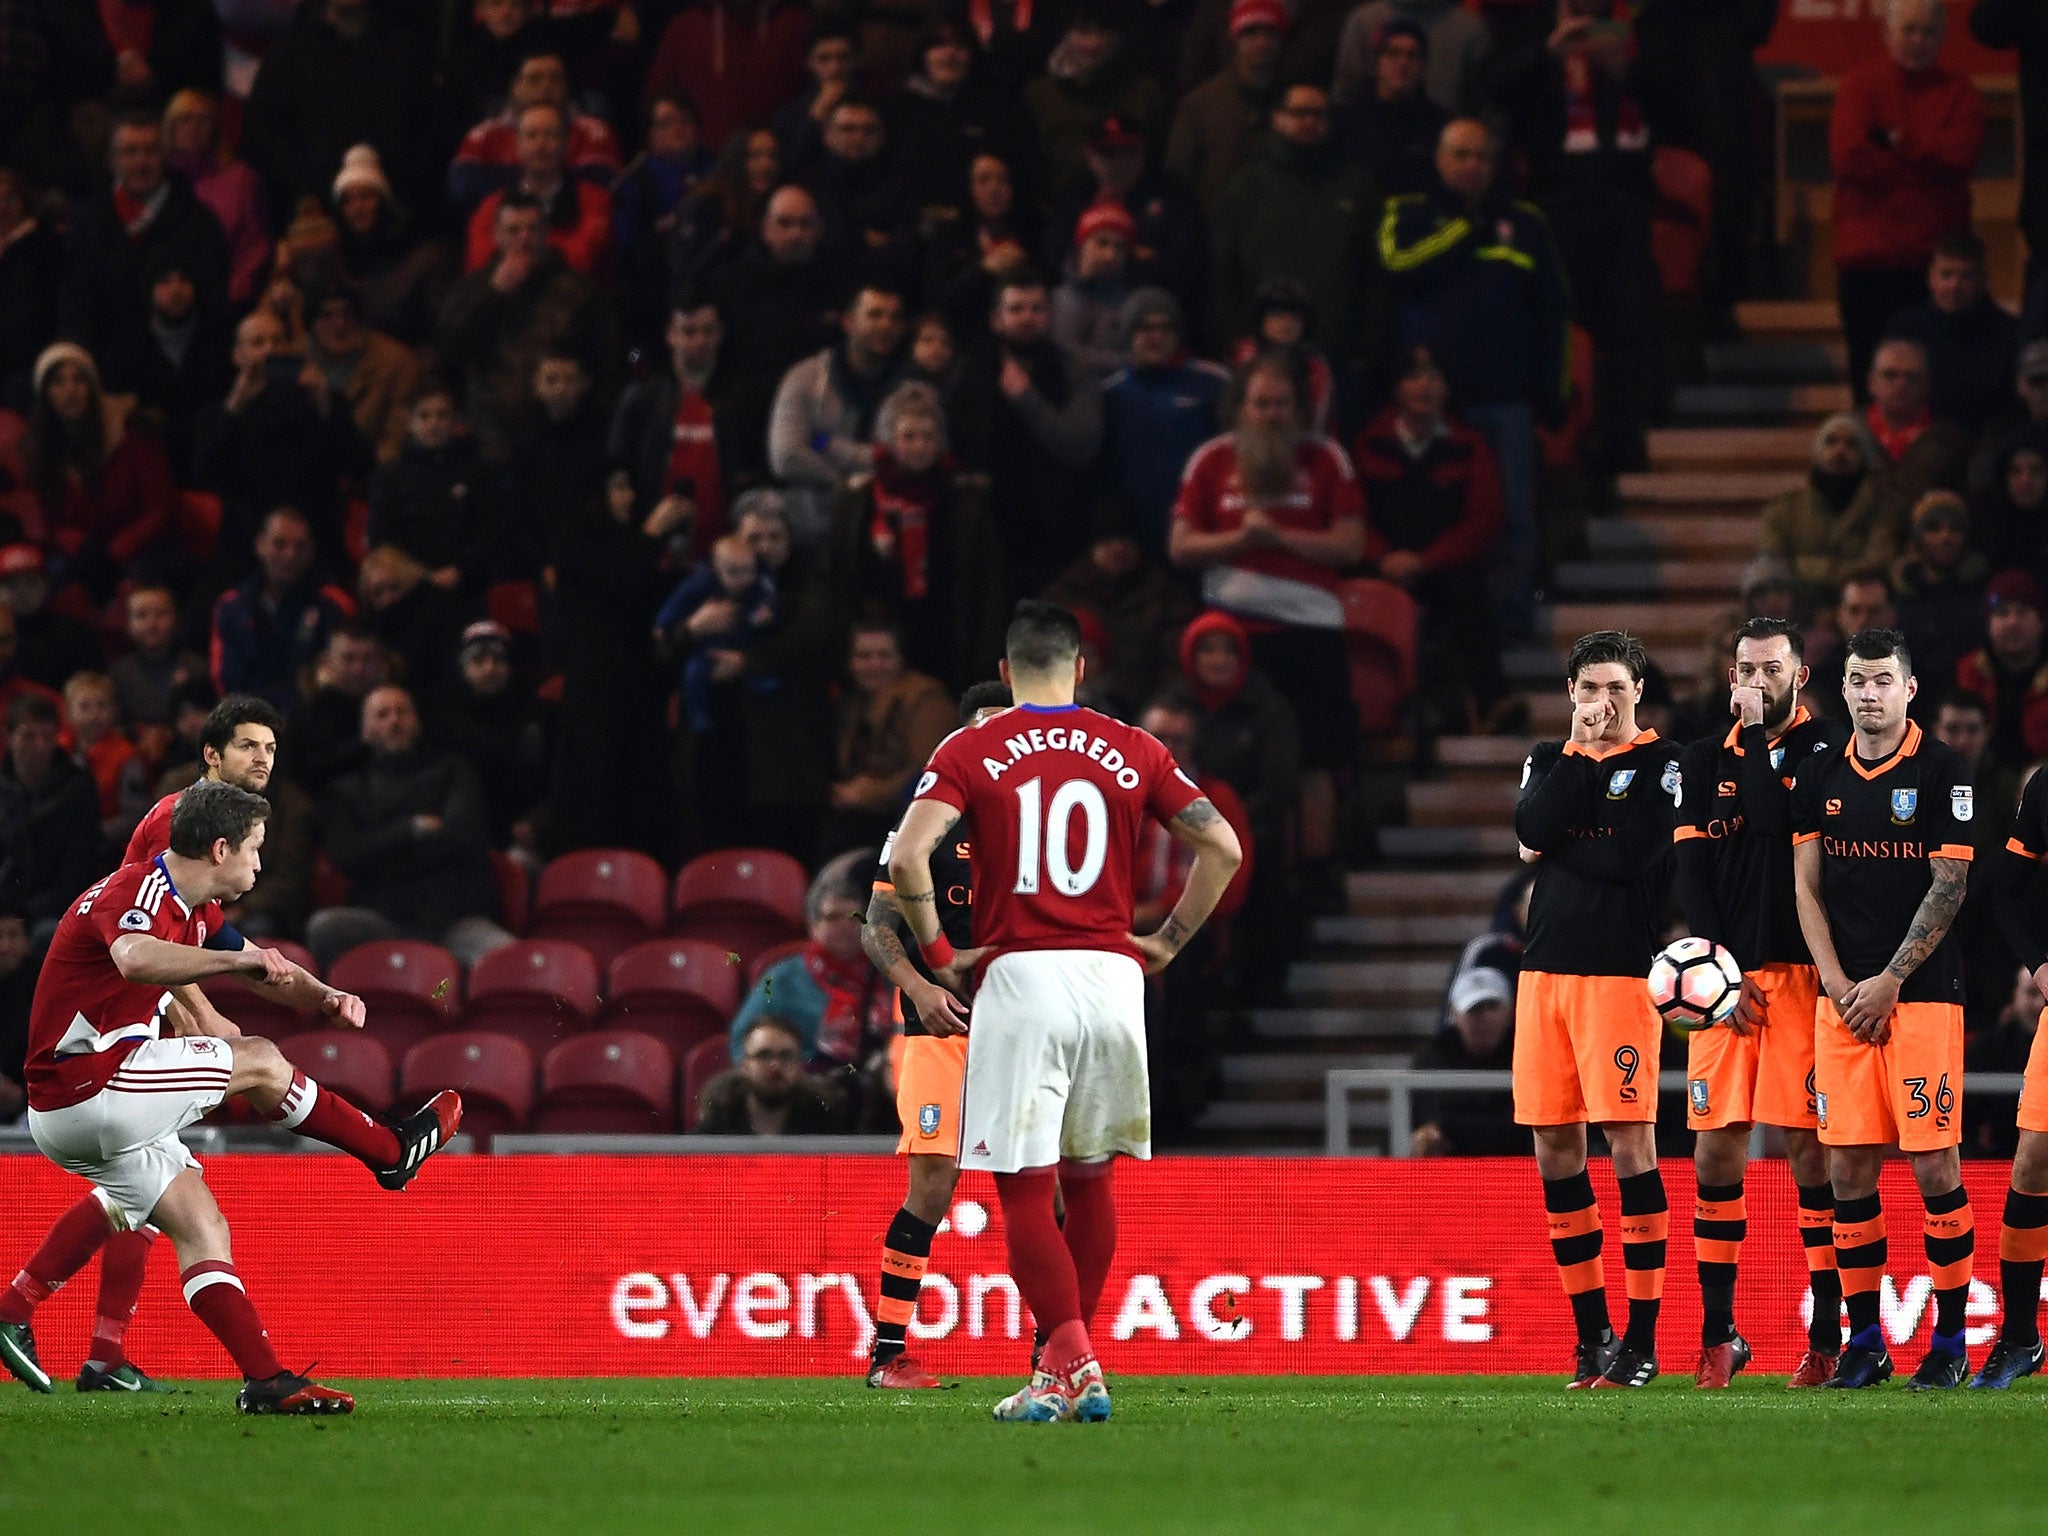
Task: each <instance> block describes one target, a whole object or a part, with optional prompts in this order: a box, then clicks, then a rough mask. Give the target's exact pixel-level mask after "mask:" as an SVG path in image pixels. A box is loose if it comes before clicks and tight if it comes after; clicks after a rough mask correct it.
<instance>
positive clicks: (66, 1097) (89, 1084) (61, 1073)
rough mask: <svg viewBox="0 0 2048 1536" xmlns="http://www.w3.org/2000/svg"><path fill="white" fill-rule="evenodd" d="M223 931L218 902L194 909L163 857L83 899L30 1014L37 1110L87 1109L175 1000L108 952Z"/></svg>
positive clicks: (65, 926)
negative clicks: (133, 977) (126, 971)
mask: <svg viewBox="0 0 2048 1536" xmlns="http://www.w3.org/2000/svg"><path fill="white" fill-rule="evenodd" d="M225 922H226V919H225V918H223V917H222V916H221V909H220V903H218V902H213V901H209V902H207V903H205V904H204V905H203V906H201V907H199V908H198V909H197V910H196V911H195V910H194V909H193V908H191V907H189V906H187V905H186V903H185V901H184V898H182V897H181V896H179V895H178V890H177V887H176V886H174V885H172V884H171V877H170V875H169V873H168V872H166V871H165V869H164V863H163V860H162V859H161V858H153V859H150V860H149V861H148V862H147V863H142V864H123V865H122V866H121V867H120V868H119V869H117V870H115V871H114V872H113V873H112V874H111V875H109V876H107V878H106V879H104V880H102V881H101V882H100V883H99V884H98V885H95V886H94V887H93V888H92V889H91V890H89V891H87V892H86V893H85V894H84V895H83V896H81V897H79V898H78V901H77V902H76V904H74V905H73V907H72V908H71V910H70V911H69V912H66V913H65V914H64V919H63V921H62V922H60V923H58V924H57V933H56V936H55V937H54V938H52V939H51V940H50V952H49V953H48V954H47V955H45V956H44V957H43V969H42V972H41V974H40V975H38V976H37V977H36V992H35V1000H34V1001H33V1002H32V1003H31V1004H30V1005H29V1016H28V1074H27V1075H28V1102H29V1107H30V1108H31V1109H63V1108H65V1107H66V1106H68V1105H72V1104H79V1103H83V1102H84V1101H85V1100H87V1099H89V1098H91V1097H92V1096H93V1095H94V1094H96V1093H98V1092H99V1091H100V1090H101V1089H102V1088H104V1087H105V1086H106V1085H107V1080H108V1079H109V1078H111V1077H112V1076H113V1075H114V1073H115V1072H116V1071H118V1070H119V1069H120V1066H121V1063H122V1062H124V1061H126V1060H127V1059H128V1057H129V1055H130V1053H132V1052H133V1051H134V1049H135V1047H136V1046H138V1045H140V1044H141V1043H142V1042H143V1041H145V1040H154V1039H157V1038H158V1037H159V1036H160V1035H161V1033H162V1022H163V1004H164V1000H165V999H166V998H167V997H169V996H170V994H169V992H167V991H166V990H165V989H164V988H163V987H159V986H146V985H144V984H143V983H141V982H135V981H129V980H127V979H126V978H125V977H123V976H122V974H121V972H120V969H119V968H118V967H117V966H116V965H115V964H114V957H113V955H112V954H111V953H110V951H111V950H112V948H113V945H114V941H115V940H116V939H118V938H120V937H121V935H123V934H124V933H141V934H147V935H148V936H149V937H151V938H153V939H163V940H165V941H167V942H169V943H172V944H191V945H199V944H204V943H205V942H206V939H207V935H208V934H215V933H219V932H220V930H221V928H222V927H223V926H224V925H225Z"/></svg>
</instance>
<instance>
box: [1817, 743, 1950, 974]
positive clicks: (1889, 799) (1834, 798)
mask: <svg viewBox="0 0 2048 1536" xmlns="http://www.w3.org/2000/svg"><path fill="white" fill-rule="evenodd" d="M1976 814H1977V807H1976V794H1975V786H1973V785H1972V783H1971V782H1970V769H1969V765H1968V764H1966V763H1965V762H1964V761H1963V759H1962V758H1961V756H1959V755H1958V754H1957V753H1956V752H1954V751H1952V750H1951V749H1949V748H1948V747H1946V746H1943V745H1942V744H1941V743H1940V742H1939V741H1936V740H1935V739H1934V738H1933V737H1932V736H1927V735H1924V734H1923V733H1922V732H1921V729H1920V727H1919V726H1917V725H1915V724H1912V723H1911V722H1908V723H1907V726H1906V739H1905V740H1904V741H1903V742H1902V743H1900V745H1899V750H1898V751H1896V752H1894V753H1893V754H1892V755H1891V756H1890V757H1888V758H1886V759H1884V761H1883V762H1879V763H1866V762H1864V761H1863V760H1862V759H1861V758H1859V757H1858V756H1857V755H1856V743H1855V741H1854V739H1853V738H1852V739H1851V740H1850V742H1849V744H1848V745H1847V746H1845V747H1843V748H1842V750H1840V751H1839V752H1824V753H1816V754H1814V755H1813V756H1812V757H1811V758H1809V759H1807V760H1806V761H1805V762H1803V763H1801V764H1800V767H1799V774H1798V778H1797V779H1796V781H1795V782H1794V784H1793V788H1792V834H1793V838H1794V840H1795V841H1798V842H1802V843H1804V842H1809V841H1812V840H1814V839H1818V840H1819V842H1820V846H1821V885H1820V889H1821V903H1822V905H1823V906H1824V907H1825V908H1826V909H1827V917H1828V931H1829V933H1830V934H1831V935H1832V936H1833V938H1834V941H1835V953H1836V955H1837V956H1838V957H1839V958H1840V960H1841V962H1842V969H1843V970H1844V971H1845V972H1846V973H1847V974H1848V977H1849V980H1851V981H1852V982H1854V981H1863V980H1866V979H1868V978H1869V977H1872V976H1875V975H1877V974H1878V973H1879V972H1880V971H1882V970H1883V969H1884V968H1885V967H1886V966H1887V965H1889V964H1890V963H1891V958H1892V956H1893V955H1894V954H1896V953H1897V952H1898V948H1899V945H1900V944H1902V943H1903V942H1905V938H1906V931H1907V930H1908V929H1909V928H1911V927H1912V925H1913V917H1914V914H1915V913H1917V912H1918V911H1919V910H1920V903H1921V901H1922V900H1923V899H1924V898H1925V897H1926V895H1927V892H1928V889H1929V888H1930V887H1931V886H1932V885H1933V884H1934V871H1933V866H1932V865H1930V864H1929V863H1928V860H1930V859H1961V860H1963V861H1965V862H1968V860H1969V859H1970V857H1971V855H1972V853H1973V852H1974V849H1973V847H1972V845H1971V842H1970V825H1969V824H1970V822H1972V821H1973V820H1974V819H1975V818H1976ZM1962 1000H1963V981H1962V958H1961V954H1960V951H1959V948H1958V946H1957V944H1956V936H1955V929H1954V927H1953V925H1951V927H1950V929H1949V931H1948V933H1946V934H1944V935H1943V936H1942V941H1941V943H1940V944H1939V945H1938V946H1937V947H1936V949H1935V951H1934V953H1933V954H1931V955H1929V956H1928V957H1927V960H1926V962H1925V963H1924V964H1922V965H1921V966H1920V968H1919V969H1918V970H1916V971H1914V972H1913V974H1912V975H1911V976H1908V977H1907V978H1906V980H1905V982H1904V984H1903V985H1901V986H1900V988H1899V1001H1900V1002H1902V1003H1961V1002H1962Z"/></svg>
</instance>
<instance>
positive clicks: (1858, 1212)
mask: <svg viewBox="0 0 2048 1536" xmlns="http://www.w3.org/2000/svg"><path fill="white" fill-rule="evenodd" d="M1886 1257H1887V1254H1886V1251H1885V1236H1884V1206H1883V1204H1882V1203H1881V1202H1880V1201H1879V1200H1878V1198H1877V1196H1876V1195H1860V1196H1858V1197H1857V1198H1856V1199H1854V1200H1844V1199H1842V1198H1841V1197H1840V1196H1839V1195H1838V1196H1836V1198H1835V1268H1836V1270H1837V1271H1839V1272H1840V1274H1841V1277H1842V1299H1843V1300H1844V1301H1846V1302H1847V1303H1848V1304H1849V1333H1850V1335H1851V1337H1854V1336H1856V1335H1858V1334H1862V1333H1866V1332H1868V1331H1869V1330H1871V1329H1873V1328H1875V1327H1877V1306H1878V1297H1877V1293H1878V1288H1879V1287H1880V1286H1882V1285H1883V1284H1884V1265H1885V1259H1886Z"/></svg>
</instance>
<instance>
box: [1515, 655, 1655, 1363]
mask: <svg viewBox="0 0 2048 1536" xmlns="http://www.w3.org/2000/svg"><path fill="white" fill-rule="evenodd" d="M1648 667H1649V657H1648V656H1646V655H1645V654H1644V652H1643V647H1642V645H1641V643H1640V642H1639V641H1637V640H1636V638H1635V637H1634V636H1633V635H1627V634H1623V633H1621V632H1620V631H1618V630H1597V631H1595V632H1594V633H1592V634H1590V635H1582V636H1581V637H1580V638H1579V639H1578V640H1577V641H1575V642H1574V643H1573V645H1572V650H1571V655H1570V657H1569V658H1568V659H1567V661H1566V667H1565V688H1566V691H1567V692H1568V693H1569V695H1570V697H1571V701H1572V733H1571V739H1570V740H1569V741H1565V742H1543V743H1540V744H1539V745H1538V746H1537V747H1536V749H1535V750H1534V751H1533V752H1531V753H1530V754H1529V759H1528V761H1527V762H1526V763H1524V764H1523V765H1522V798H1521V802H1520V803H1519V804H1518V805H1517V806H1516V807H1515V836H1516V837H1517V838H1519V839H1520V840H1521V844H1522V849H1523V857H1524V858H1525V859H1528V860H1532V861H1534V862H1535V863H1536V885H1535V889H1534V890H1533V891H1532V893H1531V894H1530V898H1529V946H1528V949H1527V950H1526V951H1525V952H1524V955H1523V959H1522V975H1521V979H1520V980H1519V981H1518V982H1517V983H1516V989H1515V1059H1514V1084H1515V1120H1516V1122H1517V1123H1518V1124H1521V1125H1526V1126H1528V1127H1529V1128H1530V1130H1531V1132H1532V1133H1533V1135H1534V1137H1535V1142H1536V1171H1537V1173H1538V1175H1539V1176H1540V1177H1541V1178H1542V1180H1543V1206H1544V1210H1545V1211H1546V1212H1548V1214H1549V1218H1550V1246H1551V1251H1552V1253H1553V1254H1554V1256H1555V1257H1556V1260H1557V1272H1558V1276H1559V1278H1560V1279H1561V1280H1562V1281H1563V1282H1564V1289H1565V1294H1566V1296H1568V1297H1569V1298H1570V1299H1571V1308H1572V1322H1573V1325H1574V1327H1575V1328H1576V1329H1577V1332H1578V1349H1577V1352H1576V1354H1575V1355H1574V1357H1573V1362H1572V1379H1571V1383H1570V1384H1571V1385H1572V1386H1574V1387H1640V1386H1644V1385H1646V1384H1647V1383H1648V1382H1649V1381H1650V1380H1651V1378H1652V1377H1654V1376H1655V1375H1656V1374H1657V1313H1658V1310H1659V1308H1660V1306H1661V1305H1662V1302H1663V1296H1664V1244H1665V1237H1666V1231H1667V1228H1668V1225H1669V1222H1670V1211H1669V1207H1668V1206H1667V1204H1666V1203H1665V1199H1664V1179H1663V1176H1662V1175H1661V1174H1659V1173H1658V1171H1657V1143H1656V1140H1655V1132H1656V1119H1657V1046H1658V1041H1659V1039H1660V1038H1661V1036H1662V1033H1663V1025H1662V1024H1661V1023H1660V1022H1659V1020H1658V1018H1657V1010H1656V1009H1655V1008H1653V1007H1651V1006H1650V993H1649V989H1648V988H1647V987H1645V986H1644V985H1643V977H1644V976H1645V975H1646V974H1648V972H1649V969H1650V959H1651V956H1652V955H1653V954H1654V952H1655V951H1656V948H1657V922H1658V914H1659V912H1660V910H1661V909H1662V907H1663V905H1664V888H1665V885H1666V883H1667V882H1668V880H1669V877H1670V869H1671V829H1672V824H1673V815H1674V812H1675V810H1676V802H1677V799H1678V788H1679V784H1678V754H1677V751H1676V750H1675V749H1674V748H1673V747H1672V746H1671V744H1670V743H1669V742H1667V741H1665V740H1664V739H1663V738H1662V737H1660V736H1658V734H1657V733H1656V732H1655V731H1638V730H1637V729H1636V705H1637V704H1638V703H1640V702H1641V701H1642V697H1643V673H1644V672H1645V671H1646V670H1647V668H1648ZM1589 1120H1590V1121H1592V1122H1593V1123H1594V1124H1596V1125H1598V1126H1599V1127H1600V1129H1601V1130H1602V1131H1604V1132H1605V1133H1606V1136H1607V1145H1608V1148H1609V1149H1610V1151H1611V1152H1612V1154H1613V1157H1614V1172H1615V1174H1616V1176H1617V1178H1618V1180H1619V1183H1620V1185H1621V1255H1622V1263H1623V1265H1624V1267H1625V1268H1626V1270H1627V1272H1628V1328H1627V1332H1626V1333H1625V1334H1624V1336H1623V1337H1622V1338H1621V1339H1620V1340H1619V1341H1618V1342H1617V1341H1616V1339H1615V1337H1614V1329H1613V1326H1612V1324H1611V1323H1610V1322H1609V1321H1608V1311H1607V1280H1606V1275H1605V1272H1604V1271H1603V1269H1602V1267H1601V1261H1600V1249H1601V1244H1602V1238H1601V1231H1600V1207H1599V1206H1598V1205H1597V1204H1596V1203H1595V1202H1594V1198H1593V1181H1592V1180H1591V1179H1590V1178H1589V1177H1587V1174H1586V1122H1587V1121H1589Z"/></svg>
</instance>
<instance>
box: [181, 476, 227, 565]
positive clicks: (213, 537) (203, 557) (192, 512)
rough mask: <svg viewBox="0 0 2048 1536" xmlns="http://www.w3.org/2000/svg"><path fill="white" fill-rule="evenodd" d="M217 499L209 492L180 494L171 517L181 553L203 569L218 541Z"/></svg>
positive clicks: (218, 513)
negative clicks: (182, 550)
mask: <svg viewBox="0 0 2048 1536" xmlns="http://www.w3.org/2000/svg"><path fill="white" fill-rule="evenodd" d="M220 515H221V505H220V498H219V497H218V496H216V495H214V494H213V493H212V492H211V491H180V492H178V505H177V509H176V512H175V514H174V517H173V521H174V522H175V523H176V525H177V529H178V539H179V541H180V542H181V543H183V544H184V546H185V553H187V554H188V555H190V556H191V557H192V558H193V559H194V560H196V561H198V562H199V563H200V564H201V565H204V564H205V563H206V562H207V561H209V560H211V559H212V558H213V546H214V545H215V544H216V543H217V542H219V540H220Z"/></svg>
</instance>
